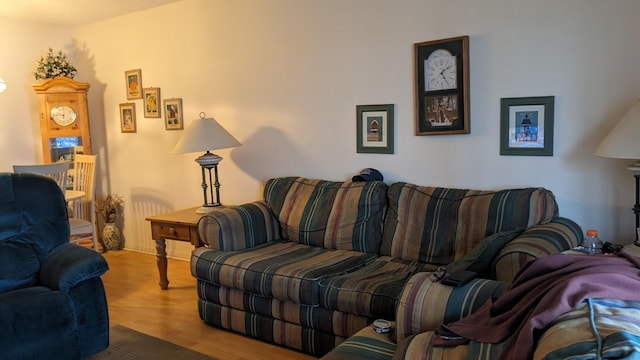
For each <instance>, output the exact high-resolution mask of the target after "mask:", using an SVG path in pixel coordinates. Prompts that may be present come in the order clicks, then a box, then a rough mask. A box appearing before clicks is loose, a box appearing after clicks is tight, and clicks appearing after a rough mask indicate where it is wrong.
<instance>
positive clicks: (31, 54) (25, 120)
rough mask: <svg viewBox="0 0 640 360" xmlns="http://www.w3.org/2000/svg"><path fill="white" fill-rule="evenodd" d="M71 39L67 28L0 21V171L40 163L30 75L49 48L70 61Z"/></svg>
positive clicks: (37, 124) (33, 78)
mask: <svg viewBox="0 0 640 360" xmlns="http://www.w3.org/2000/svg"><path fill="white" fill-rule="evenodd" d="M71 39H72V37H71V29H68V28H65V27H60V26H52V25H42V24H36V23H32V22H25V21H16V20H10V19H0V44H1V46H2V50H0V54H1V55H0V78H3V79H4V80H5V81H6V83H7V90H6V91H5V92H3V93H1V94H0V111H1V113H2V116H0V171H12V165H13V164H32V163H34V162H42V159H43V156H42V145H41V142H40V122H39V120H38V101H37V98H36V93H35V91H34V90H33V88H32V87H31V84H32V83H35V82H36V80H35V77H34V76H33V72H34V71H35V68H36V63H37V61H38V59H40V56H43V55H45V54H46V52H47V50H48V48H49V47H51V48H53V49H55V50H56V51H57V50H63V51H64V52H65V53H67V54H68V55H69V57H70V59H71V60H72V61H73V60H74V57H73V55H74V54H73V50H74V48H73V46H72V45H73V44H72V40H71Z"/></svg>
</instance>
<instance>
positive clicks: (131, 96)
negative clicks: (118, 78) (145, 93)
mask: <svg viewBox="0 0 640 360" xmlns="http://www.w3.org/2000/svg"><path fill="white" fill-rule="evenodd" d="M124 78H125V83H126V85H127V100H135V99H142V70H140V69H136V70H129V71H125V72H124Z"/></svg>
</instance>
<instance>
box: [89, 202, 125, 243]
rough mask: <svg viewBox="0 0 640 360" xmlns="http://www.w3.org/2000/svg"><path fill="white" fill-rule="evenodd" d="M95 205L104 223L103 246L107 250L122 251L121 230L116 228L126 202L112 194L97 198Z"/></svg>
mask: <svg viewBox="0 0 640 360" xmlns="http://www.w3.org/2000/svg"><path fill="white" fill-rule="evenodd" d="M95 203H96V204H95V206H96V212H97V213H98V214H99V215H100V217H101V218H102V220H103V221H104V228H103V229H102V244H103V245H104V248H105V250H118V249H120V229H118V227H117V226H116V220H118V218H119V217H120V213H121V212H122V205H123V203H124V200H123V199H122V197H120V196H118V195H114V194H110V195H107V196H104V197H102V196H99V197H97V198H96V202H95Z"/></svg>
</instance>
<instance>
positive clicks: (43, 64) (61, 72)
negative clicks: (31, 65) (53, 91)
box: [33, 48, 77, 80]
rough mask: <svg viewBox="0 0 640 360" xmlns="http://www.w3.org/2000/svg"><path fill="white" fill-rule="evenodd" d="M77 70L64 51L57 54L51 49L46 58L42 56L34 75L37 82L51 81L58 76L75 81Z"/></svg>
mask: <svg viewBox="0 0 640 360" xmlns="http://www.w3.org/2000/svg"><path fill="white" fill-rule="evenodd" d="M76 72H77V70H76V68H75V66H73V65H72V64H71V61H69V58H67V55H66V54H64V53H63V52H62V51H60V50H59V51H58V52H57V53H54V52H53V49H52V48H49V52H47V54H46V55H45V56H41V57H40V60H38V64H37V66H36V71H35V72H34V73H33V75H34V76H35V78H36V80H45V79H51V78H54V77H57V76H66V77H68V78H70V79H73V78H74V77H75V76H76Z"/></svg>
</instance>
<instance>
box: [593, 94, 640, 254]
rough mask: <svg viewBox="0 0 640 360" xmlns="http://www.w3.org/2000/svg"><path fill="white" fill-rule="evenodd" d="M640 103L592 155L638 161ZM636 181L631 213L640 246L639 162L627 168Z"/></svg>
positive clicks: (639, 154)
mask: <svg viewBox="0 0 640 360" xmlns="http://www.w3.org/2000/svg"><path fill="white" fill-rule="evenodd" d="M639 138H640V101H637V102H636V103H635V104H634V105H633V106H632V107H631V109H629V111H628V112H627V113H626V115H625V116H624V117H623V118H622V120H620V122H618V124H617V125H616V126H615V127H614V128H613V129H612V130H611V132H609V134H608V135H607V136H606V137H605V138H604V140H602V142H601V143H600V145H598V147H597V148H596V151H595V152H594V153H593V154H594V155H597V156H603V157H608V158H615V159H633V160H638V159H640V139H639ZM627 169H628V170H630V171H631V172H632V173H633V176H634V177H635V179H636V203H635V205H634V206H633V213H634V214H635V215H636V231H635V234H636V240H635V242H634V245H636V246H640V241H639V240H638V231H639V228H640V188H639V187H640V161H636V162H635V163H633V164H631V165H630V166H629V167H627Z"/></svg>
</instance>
